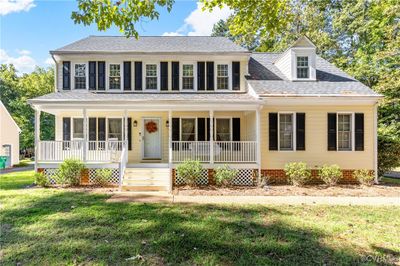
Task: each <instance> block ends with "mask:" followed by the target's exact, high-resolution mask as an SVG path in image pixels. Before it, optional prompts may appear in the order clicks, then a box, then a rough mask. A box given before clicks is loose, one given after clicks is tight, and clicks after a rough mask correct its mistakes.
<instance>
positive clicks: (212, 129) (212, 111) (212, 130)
mask: <svg viewBox="0 0 400 266" xmlns="http://www.w3.org/2000/svg"><path fill="white" fill-rule="evenodd" d="M209 135H210V164H214V110H210V132H209Z"/></svg>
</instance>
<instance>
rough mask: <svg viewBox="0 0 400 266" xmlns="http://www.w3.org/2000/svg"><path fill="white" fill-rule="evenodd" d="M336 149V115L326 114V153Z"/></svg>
mask: <svg viewBox="0 0 400 266" xmlns="http://www.w3.org/2000/svg"><path fill="white" fill-rule="evenodd" d="M336 149H337V148H336V113H328V151H336Z"/></svg>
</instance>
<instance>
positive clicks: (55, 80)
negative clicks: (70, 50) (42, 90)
mask: <svg viewBox="0 0 400 266" xmlns="http://www.w3.org/2000/svg"><path fill="white" fill-rule="evenodd" d="M51 58H53V61H54V91H55V92H57V91H58V89H57V78H58V73H57V72H58V71H57V61H56V59H55V58H54V55H53V54H51Z"/></svg>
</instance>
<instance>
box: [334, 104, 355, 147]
mask: <svg viewBox="0 0 400 266" xmlns="http://www.w3.org/2000/svg"><path fill="white" fill-rule="evenodd" d="M354 114H355V113H354V112H346V111H340V112H336V151H338V152H352V151H354V147H355V145H354V141H355V130H354V129H355V123H354V122H355V115H354ZM339 115H350V122H351V125H350V127H351V132H350V134H351V143H350V144H351V149H350V150H339V134H338V133H339Z"/></svg>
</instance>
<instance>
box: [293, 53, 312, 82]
mask: <svg viewBox="0 0 400 266" xmlns="http://www.w3.org/2000/svg"><path fill="white" fill-rule="evenodd" d="M299 57H307V75H308V77H307V78H299V77H298V73H297V70H298V68H299V67H298V66H297V61H298V59H299ZM295 67H296V79H298V80H309V79H310V75H311V71H310V56H308V55H296V62H295ZM300 68H305V67H300Z"/></svg>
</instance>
